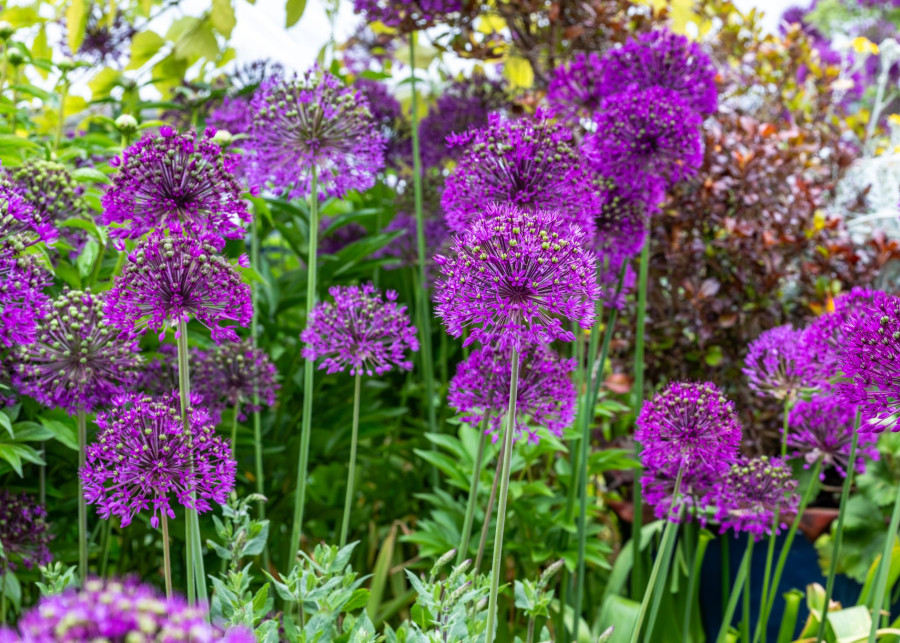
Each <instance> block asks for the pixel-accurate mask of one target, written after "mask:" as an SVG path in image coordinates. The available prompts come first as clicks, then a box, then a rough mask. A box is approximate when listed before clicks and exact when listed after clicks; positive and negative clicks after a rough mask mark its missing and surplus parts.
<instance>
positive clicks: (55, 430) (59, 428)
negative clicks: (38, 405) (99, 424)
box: [38, 416, 78, 451]
mask: <svg viewBox="0 0 900 643" xmlns="http://www.w3.org/2000/svg"><path fill="white" fill-rule="evenodd" d="M38 420H39V421H40V423H41V424H42V425H43V426H44V428H45V429H48V430H49V431H50V432H51V433H52V434H53V436H54V437H55V438H56V439H57V440H58V441H59V442H61V443H62V444H64V445H65V446H67V447H69V448H70V449H72V450H73V451H78V439H77V438H76V437H75V428H74V427H71V426H68V425H66V424H63V423H62V422H60V421H59V420H52V419H49V418H45V417H40V416H38Z"/></svg>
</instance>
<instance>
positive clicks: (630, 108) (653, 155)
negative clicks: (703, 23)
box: [584, 87, 703, 192]
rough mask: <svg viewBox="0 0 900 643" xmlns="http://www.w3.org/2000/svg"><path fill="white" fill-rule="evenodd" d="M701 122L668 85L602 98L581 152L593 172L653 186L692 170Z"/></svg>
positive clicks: (699, 155) (697, 160) (698, 158)
mask: <svg viewBox="0 0 900 643" xmlns="http://www.w3.org/2000/svg"><path fill="white" fill-rule="evenodd" d="M701 126H702V122H701V120H700V117H699V116H698V115H697V113H696V112H694V111H693V110H691V109H690V108H689V107H688V106H687V104H686V103H685V102H684V101H682V100H681V98H680V97H679V96H678V94H676V93H675V92H673V91H672V90H670V89H665V88H662V87H651V88H650V89H644V90H636V91H630V92H625V93H622V94H615V95H613V96H610V97H608V98H606V99H605V100H604V101H603V104H602V105H601V107H600V111H598V112H597V113H596V115H595V116H594V129H593V133H592V134H590V135H589V136H588V137H587V138H586V139H585V142H584V153H585V155H586V156H587V158H588V161H589V162H590V163H591V165H592V166H593V167H594V169H595V170H596V172H597V173H599V174H601V175H602V176H605V177H609V178H612V179H614V180H615V181H617V182H619V183H620V184H621V185H629V186H635V188H637V189H646V190H649V191H651V192H652V191H653V190H655V189H659V187H666V186H671V185H674V184H675V183H677V182H678V181H681V180H682V179H685V178H688V177H690V176H693V175H694V174H696V173H697V169H698V168H699V167H700V166H701V164H702V163H703V137H702V133H701Z"/></svg>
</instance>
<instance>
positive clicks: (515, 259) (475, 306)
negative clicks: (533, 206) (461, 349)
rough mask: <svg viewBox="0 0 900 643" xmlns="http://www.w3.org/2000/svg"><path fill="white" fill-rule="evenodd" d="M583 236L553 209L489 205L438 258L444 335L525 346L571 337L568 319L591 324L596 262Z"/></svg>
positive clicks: (437, 293)
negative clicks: (564, 321) (465, 336)
mask: <svg viewBox="0 0 900 643" xmlns="http://www.w3.org/2000/svg"><path fill="white" fill-rule="evenodd" d="M584 237H585V234H584V232H583V231H582V230H581V228H579V227H578V226H577V225H574V224H572V223H569V222H564V221H563V220H562V218H561V217H560V216H559V215H558V214H557V213H555V212H547V211H543V210H538V211H537V212H533V213H532V212H525V211H523V210H521V209H519V208H518V207H516V206H513V205H508V204H503V205H497V204H494V205H491V206H488V208H487V210H486V211H485V215H484V217H483V218H481V219H479V220H477V221H475V222H474V223H473V224H472V226H471V227H470V228H469V229H468V230H467V231H466V233H465V234H463V235H461V236H459V237H457V238H456V239H454V241H453V245H452V247H451V249H450V253H449V256H448V257H444V256H442V255H438V256H437V257H435V262H436V263H437V264H439V265H440V267H441V279H439V280H438V281H437V283H436V284H435V295H434V296H435V301H436V304H437V305H436V308H435V310H436V312H437V314H438V316H439V317H440V318H441V319H442V320H443V322H444V326H446V328H447V332H448V333H450V335H452V336H453V337H460V336H462V335H463V333H464V331H468V333H469V336H468V338H467V339H466V340H465V342H464V345H466V346H468V345H469V344H471V343H473V342H476V341H478V342H481V343H482V344H494V343H497V345H498V346H500V347H506V346H513V347H515V348H517V349H519V350H521V349H522V348H523V347H524V346H526V345H528V344H533V343H534V344H545V343H549V342H551V341H553V340H555V339H561V340H563V341H572V340H574V339H575V335H574V334H573V333H572V332H571V331H570V330H569V329H568V328H567V327H566V326H564V324H563V320H566V321H567V322H570V321H574V322H578V323H579V324H580V325H581V327H582V328H590V327H591V326H593V324H594V316H595V302H596V300H597V298H598V297H599V296H600V288H599V286H598V285H597V283H596V260H595V258H594V255H593V253H591V252H588V251H586V250H585V249H584V242H585V239H584Z"/></svg>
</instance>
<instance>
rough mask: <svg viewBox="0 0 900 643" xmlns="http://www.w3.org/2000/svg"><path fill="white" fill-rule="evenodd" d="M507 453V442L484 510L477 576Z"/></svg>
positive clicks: (503, 447)
mask: <svg viewBox="0 0 900 643" xmlns="http://www.w3.org/2000/svg"><path fill="white" fill-rule="evenodd" d="M505 453H506V443H505V442H503V443H501V444H500V453H498V454H497V467H496V469H495V470H494V481H493V482H492V483H491V493H490V495H489V496H488V503H487V507H486V508H485V510H484V524H482V525H481V538H479V539H478V554H477V555H476V556H475V566H474V567H473V568H472V572H473V573H474V574H475V575H476V576H477V575H478V574H480V573H481V561H482V560H483V559H484V550H485V546H486V545H487V536H488V529H489V527H490V524H491V516H493V515H494V501H495V500H496V499H497V486H498V485H499V484H500V474H501V472H502V471H503V458H504V454H505Z"/></svg>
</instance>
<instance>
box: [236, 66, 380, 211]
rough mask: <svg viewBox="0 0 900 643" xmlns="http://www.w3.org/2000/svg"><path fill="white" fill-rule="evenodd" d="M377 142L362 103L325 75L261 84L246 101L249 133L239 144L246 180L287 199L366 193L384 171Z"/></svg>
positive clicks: (359, 97) (312, 72)
mask: <svg viewBox="0 0 900 643" xmlns="http://www.w3.org/2000/svg"><path fill="white" fill-rule="evenodd" d="M384 144H385V141H384V136H383V134H382V132H381V131H380V130H379V128H378V127H377V126H376V124H375V122H374V120H373V118H372V113H371V111H370V110H369V105H368V102H367V101H366V99H365V98H364V97H363V96H362V95H361V94H360V93H359V92H357V91H354V90H353V89H352V88H349V87H346V86H344V85H343V84H342V83H341V82H340V81H339V80H338V79H337V78H335V77H334V76H332V75H331V74H329V73H328V72H323V71H320V70H319V69H318V68H316V67H313V68H312V69H310V70H309V71H307V72H306V73H305V74H303V75H302V76H300V75H295V76H293V77H292V78H289V79H283V80H278V81H268V82H266V83H263V85H262V87H260V88H259V91H257V93H256V94H255V95H254V97H253V127H252V129H251V131H250V137H249V139H248V140H247V141H245V143H244V147H245V149H247V150H248V151H250V152H251V153H252V154H253V155H254V156H253V162H252V164H251V167H250V168H249V175H250V178H251V180H252V182H254V183H256V184H258V185H260V186H263V185H269V186H271V187H272V189H273V190H275V191H276V192H278V193H279V194H281V195H282V196H284V197H286V198H302V197H306V196H308V195H309V193H310V189H311V184H312V173H313V170H315V171H316V172H317V180H318V192H319V196H320V197H321V196H323V195H329V196H334V197H337V198H341V197H343V196H344V195H345V194H346V193H347V192H348V191H349V190H360V191H363V190H367V189H369V188H370V187H372V186H373V185H374V184H375V178H376V175H377V174H378V172H379V171H381V169H382V168H383V167H384Z"/></svg>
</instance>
